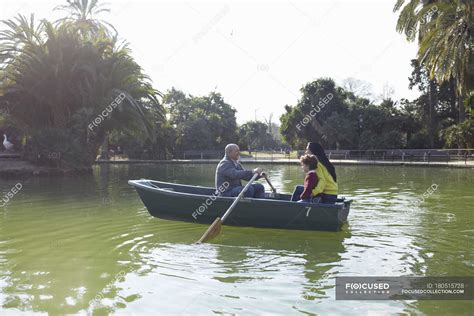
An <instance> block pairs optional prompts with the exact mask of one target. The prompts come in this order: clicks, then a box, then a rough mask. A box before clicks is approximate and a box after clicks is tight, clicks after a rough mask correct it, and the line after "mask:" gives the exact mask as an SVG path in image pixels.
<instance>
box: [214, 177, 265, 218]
mask: <svg viewBox="0 0 474 316" xmlns="http://www.w3.org/2000/svg"><path fill="white" fill-rule="evenodd" d="M257 177H258V173H256V174H254V175H253V177H252V179H250V181H249V182H248V183H247V184H246V185H245V187H244V189H243V190H242V191H240V193H239V195H238V196H237V198H236V199H235V200H234V202H232V205H231V206H230V207H229V208H228V209H227V211H226V212H225V214H224V216H222V218H221V221H222V222H224V221H225V219H226V218H227V217H228V216H229V215H230V213H231V212H232V210H233V209H234V207H235V205H237V203H238V202H239V201H240V199H241V198H242V197H243V196H244V194H245V192H246V191H247V189H248V188H249V186H251V185H252V183H253V182H254V181H255V179H257Z"/></svg>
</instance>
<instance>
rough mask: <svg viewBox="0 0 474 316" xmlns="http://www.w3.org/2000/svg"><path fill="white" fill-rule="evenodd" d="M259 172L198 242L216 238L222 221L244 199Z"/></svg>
mask: <svg viewBox="0 0 474 316" xmlns="http://www.w3.org/2000/svg"><path fill="white" fill-rule="evenodd" d="M257 177H258V173H256V174H254V175H253V177H252V179H250V181H249V182H248V183H247V185H246V186H245V187H244V189H243V190H242V191H240V193H239V195H238V196H237V198H236V199H235V200H234V202H233V203H232V205H231V206H230V207H229V208H228V209H227V211H226V212H225V213H224V216H222V219H221V218H220V217H218V218H216V219H215V220H214V222H213V223H212V225H211V226H210V227H209V228H208V229H207V230H206V232H205V233H204V235H202V237H201V238H200V239H199V240H198V241H197V243H198V244H200V243H203V242H206V241H209V240H211V239H213V238H215V237H216V236H217V235H219V233H220V232H221V226H222V223H224V221H225V219H226V218H227V217H228V216H229V215H230V213H231V212H232V210H233V209H234V207H235V206H236V205H237V203H238V202H239V201H240V200H241V199H242V197H243V196H244V194H245V192H246V191H247V189H248V188H249V186H251V185H252V183H253V182H254V181H255V179H257Z"/></svg>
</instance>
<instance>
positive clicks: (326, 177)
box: [306, 143, 338, 204]
mask: <svg viewBox="0 0 474 316" xmlns="http://www.w3.org/2000/svg"><path fill="white" fill-rule="evenodd" d="M306 153H307V154H312V155H315V156H316V158H318V167H317V168H316V175H317V177H318V180H319V181H318V184H317V185H316V187H315V188H314V189H313V191H312V196H314V197H316V198H317V199H319V202H321V203H328V204H334V203H336V200H337V193H338V187H337V177H336V169H335V168H334V166H333V164H332V163H331V162H330V161H329V159H328V157H327V156H326V154H325V153H324V149H323V147H322V146H321V145H320V144H318V143H308V146H307V147H306Z"/></svg>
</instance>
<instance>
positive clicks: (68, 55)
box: [0, 0, 165, 164]
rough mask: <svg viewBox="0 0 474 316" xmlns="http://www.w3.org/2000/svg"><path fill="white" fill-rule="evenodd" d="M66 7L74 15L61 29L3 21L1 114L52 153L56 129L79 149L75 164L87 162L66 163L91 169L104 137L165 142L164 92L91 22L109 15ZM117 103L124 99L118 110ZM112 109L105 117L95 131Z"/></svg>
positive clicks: (92, 7)
mask: <svg viewBox="0 0 474 316" xmlns="http://www.w3.org/2000/svg"><path fill="white" fill-rule="evenodd" d="M68 3H69V5H67V6H63V7H61V9H65V8H69V9H71V10H72V14H71V15H70V16H69V17H67V18H65V19H62V20H60V21H58V22H57V23H56V24H53V23H50V22H48V21H46V20H43V21H41V22H39V23H36V22H35V19H34V17H33V16H31V18H30V19H27V18H26V17H24V16H22V15H19V16H17V17H16V18H14V19H12V20H7V21H3V24H4V25H5V27H6V28H5V29H4V30H3V31H1V32H0V65H2V67H3V68H2V70H1V71H2V74H4V79H3V80H2V81H0V108H2V109H6V110H8V112H9V113H10V115H11V116H12V117H13V118H14V120H15V121H16V122H17V124H18V126H19V127H21V128H22V129H23V132H24V134H25V135H27V136H31V137H27V139H29V140H30V141H32V142H34V141H37V142H38V143H43V144H44V145H45V146H49V145H50V144H49V142H46V141H45V140H44V137H43V134H42V131H43V130H46V129H47V128H51V129H52V130H54V131H62V132H64V133H65V134H66V135H68V137H70V140H74V142H75V143H77V145H78V146H77V147H70V146H69V147H67V148H69V149H68V150H78V152H77V157H82V154H83V153H87V155H88V158H87V159H82V158H81V159H79V160H77V161H76V160H74V159H73V160H71V161H66V163H74V164H75V163H86V164H90V163H91V162H92V161H94V159H95V157H96V155H97V153H98V149H99V147H100V145H101V144H102V143H103V141H104V139H105V137H106V135H107V134H108V133H110V132H113V131H117V130H120V131H124V132H128V133H129V135H137V136H140V137H144V138H147V139H151V140H152V142H154V141H155V135H156V134H159V132H157V131H156V130H155V129H157V128H158V129H159V128H160V125H159V124H155V123H156V118H157V117H158V118H159V119H160V120H161V121H164V120H165V119H164V109H163V108H162V106H161V105H160V104H159V102H158V99H157V97H158V96H159V92H158V91H156V90H155V89H154V88H153V87H152V85H151V82H150V80H149V78H148V77H147V76H146V75H144V74H143V71H142V69H141V67H140V66H139V65H138V64H137V63H136V62H135V61H134V59H133V58H132V57H131V51H130V50H129V49H128V47H127V46H126V45H120V44H119V43H118V42H117V38H116V37H112V36H110V32H109V31H108V30H107V29H106V28H105V26H104V25H103V23H102V22H100V21H99V20H95V19H94V18H93V15H94V14H96V13H99V12H102V11H104V10H106V9H104V8H103V7H101V6H99V5H98V3H97V1H90V2H89V1H85V0H84V1H69V2H68ZM81 10H82V11H81ZM74 12H75V13H74ZM81 12H82V13H81ZM118 96H123V98H121V100H120V102H117V97H118ZM114 101H115V103H114V104H115V106H114V107H113V108H111V104H113V103H112V102H114ZM107 108H109V111H107V114H108V115H107V117H106V118H105V119H101V120H100V123H99V124H96V125H92V126H91V123H92V122H93V121H94V119H96V118H97V117H98V116H99V115H100V114H102V113H105V112H104V110H106V109H107ZM45 133H46V132H45ZM58 133H59V134H60V132H58ZM46 134H48V135H49V136H50V137H51V138H54V139H56V140H57V141H58V142H59V144H58V145H57V146H59V147H64V146H65V145H66V144H64V143H62V141H63V139H62V138H58V137H56V136H54V133H53V132H51V131H49V132H47V133H46ZM69 142H70V141H69ZM51 146H52V147H51V148H46V149H41V150H47V151H51V152H55V151H56V150H57V148H56V145H51ZM35 149H38V150H39V149H40V147H39V145H38V144H36V143H35V144H31V146H29V150H30V151H32V150H35ZM61 157H62V159H69V158H73V157H74V155H67V154H64V155H62V156H61Z"/></svg>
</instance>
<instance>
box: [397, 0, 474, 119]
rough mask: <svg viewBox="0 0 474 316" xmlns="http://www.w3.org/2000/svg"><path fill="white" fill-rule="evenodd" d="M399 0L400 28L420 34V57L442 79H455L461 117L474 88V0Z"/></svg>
mask: <svg viewBox="0 0 474 316" xmlns="http://www.w3.org/2000/svg"><path fill="white" fill-rule="evenodd" d="M404 3H405V0H398V1H397V3H396V4H395V7H394V11H398V10H400V9H401V12H400V15H399V18H398V23H397V31H399V32H403V33H405V35H406V36H407V39H408V40H410V41H413V40H415V38H416V34H418V41H419V48H418V60H419V62H420V63H421V64H422V65H423V66H424V67H425V68H426V69H427V70H428V72H429V75H430V78H431V79H436V80H437V81H438V82H439V83H442V82H447V81H449V80H451V79H454V80H455V82H456V88H457V89H456V90H457V93H458V96H459V98H458V99H459V102H458V106H459V120H460V122H462V121H463V120H464V118H465V115H464V113H465V108H464V99H465V97H466V96H467V95H470V94H472V93H473V91H474V86H473V81H474V71H473V67H474V56H473V48H474V47H473V46H474V3H473V2H472V0H452V1H451V0H450V1H442V0H432V1H428V0H411V1H409V2H408V3H407V4H406V5H405V6H404V7H403V9H402V6H403V4H404Z"/></svg>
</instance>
